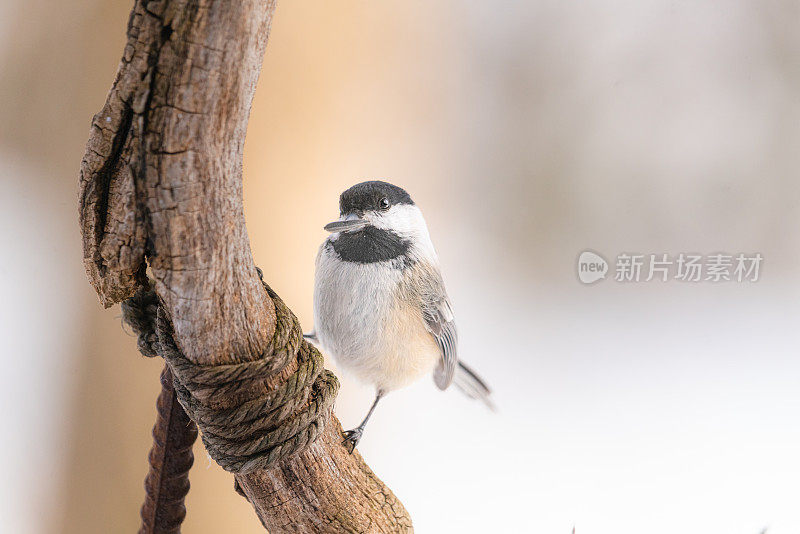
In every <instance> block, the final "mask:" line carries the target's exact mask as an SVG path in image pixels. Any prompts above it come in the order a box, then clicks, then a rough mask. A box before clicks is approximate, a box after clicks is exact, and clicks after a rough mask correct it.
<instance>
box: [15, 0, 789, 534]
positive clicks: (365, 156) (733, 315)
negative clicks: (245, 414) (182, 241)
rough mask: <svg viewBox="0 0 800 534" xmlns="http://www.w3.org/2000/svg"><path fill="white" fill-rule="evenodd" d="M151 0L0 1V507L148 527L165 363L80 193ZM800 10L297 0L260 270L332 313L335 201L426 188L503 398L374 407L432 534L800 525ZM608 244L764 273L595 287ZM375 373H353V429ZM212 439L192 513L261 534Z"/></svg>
mask: <svg viewBox="0 0 800 534" xmlns="http://www.w3.org/2000/svg"><path fill="white" fill-rule="evenodd" d="M130 7H131V2H129V1H125V2H123V1H117V0H114V1H108V0H106V1H100V0H83V1H81V2H67V3H65V2H61V3H59V2H52V1H46V0H27V1H25V2H23V1H22V0H5V1H4V2H2V3H1V4H0V249H2V250H4V251H5V259H4V261H2V262H0V297H2V299H3V301H4V302H6V305H5V306H3V307H2V308H0V354H1V355H2V362H3V371H2V373H0V403H2V405H3V406H4V407H5V408H4V410H3V411H4V414H5V415H4V417H6V423H5V424H4V425H3V430H2V431H0V459H1V461H2V468H0V472H2V477H0V478H2V482H0V518H2V522H3V526H2V530H3V531H5V532H14V533H29V532H30V533H40V532H48V533H49V532H54V533H108V532H133V531H134V530H136V528H137V527H138V521H139V520H138V513H139V506H140V504H141V502H142V497H143V489H142V482H143V479H144V476H145V473H146V455H147V451H148V449H149V447H150V429H151V426H152V424H153V421H154V416H155V406H154V405H155V399H156V395H157V393H158V387H159V383H158V374H159V371H160V368H161V362H159V361H149V360H145V359H144V358H142V357H140V356H139V354H138V353H137V352H136V347H135V345H136V343H135V339H134V338H133V337H132V336H131V335H130V334H128V333H126V332H125V330H124V329H123V328H122V325H121V320H120V311H119V307H115V308H112V309H110V310H103V309H102V308H101V306H100V305H99V304H98V302H97V299H96V297H95V295H94V293H93V291H92V290H91V288H90V286H89V284H88V283H87V281H86V278H85V276H84V272H83V266H82V262H81V252H80V246H81V245H80V238H79V234H78V226H77V209H76V207H77V182H78V167H79V162H80V159H81V156H82V154H83V149H84V143H85V141H86V139H87V136H88V131H89V123H90V119H91V116H92V115H93V114H94V113H95V112H96V111H97V110H99V109H100V108H101V106H102V104H103V102H104V100H105V96H106V92H107V90H108V88H109V87H110V84H111V81H112V79H113V76H114V72H115V69H116V66H117V62H118V60H119V57H120V55H121V52H122V47H123V44H124V41H125V27H126V21H127V16H128V12H129V10H130ZM798 17H800V7H798V4H797V3H796V2H791V1H789V0H775V1H755V0H753V1H739V0H730V1H727V2H710V1H705V2H688V1H653V0H648V1H641V2H621V1H612V0H607V1H602V2H600V1H588V2H563V1H555V0H537V1H530V2H510V1H498V2H478V1H468V2H457V1H455V0H449V1H446V0H443V1H440V2H422V1H416V0H415V1H407V0H406V1H394V0H393V1H383V2H367V1H363V0H362V1H356V0H353V1H344V0H343V1H339V2H335V3H334V2H323V1H310V0H308V1H291V2H289V1H281V2H279V5H278V8H277V12H276V15H275V18H274V21H273V27H272V35H271V37H270V42H269V46H268V49H267V53H266V57H265V60H264V67H263V71H262V75H261V79H260V82H259V86H258V91H257V93H256V97H255V102H254V105H253V110H252V116H251V121H250V129H249V134H248V138H247V146H246V150H245V162H244V163H245V166H244V169H245V209H246V216H247V222H248V230H249V233H250V236H251V239H252V248H253V253H254V256H255V259H256V263H257V264H258V265H260V266H261V268H262V269H263V270H264V272H265V278H266V279H267V280H268V281H269V282H270V284H271V285H272V287H273V288H275V289H276V290H277V291H278V293H280V294H281V295H282V297H283V298H284V300H286V301H287V302H288V303H289V305H290V306H291V307H292V308H293V309H294V310H295V312H296V313H297V314H298V316H299V317H300V319H301V321H302V322H303V325H304V326H305V327H306V329H310V328H311V326H312V284H313V275H314V258H315V255H316V250H317V247H318V245H319V244H320V243H321V241H322V240H323V239H324V237H325V232H324V231H323V230H322V226H323V225H324V224H325V223H326V222H328V221H329V220H331V219H332V218H334V217H335V216H336V215H337V197H338V194H339V193H340V192H341V191H342V190H344V189H345V188H347V187H349V186H350V185H352V184H354V183H356V182H359V181H362V180H366V179H375V178H383V179H386V180H388V181H391V182H394V183H396V184H399V185H401V186H403V187H405V188H406V189H407V190H408V191H409V192H410V193H411V195H412V196H413V197H414V199H415V200H416V202H417V204H419V205H420V206H421V208H422V210H423V212H424V213H425V215H426V218H427V220H428V224H429V228H430V231H431V234H432V237H433V240H434V243H435V244H436V245H437V248H438V252H439V255H440V257H441V262H442V265H443V271H444V276H445V280H446V282H447V284H448V290H449V293H450V295H451V298H452V300H453V303H454V307H455V310H456V317H457V321H458V324H459V328H460V347H461V348H460V353H461V356H462V357H463V359H464V360H465V361H467V362H469V363H470V364H471V365H473V366H474V367H475V368H476V369H478V370H480V372H481V374H483V375H484V376H485V378H486V379H487V380H488V381H489V382H490V383H491V385H492V386H493V388H494V390H495V396H496V403H497V405H498V407H499V411H498V413H496V414H492V413H489V412H488V411H487V410H485V409H484V408H483V406H481V405H479V404H477V403H474V402H470V401H468V400H466V399H465V398H462V397H461V396H460V395H458V394H457V393H455V392H450V391H448V392H445V393H440V392H439V391H437V390H436V389H435V387H434V386H433V384H432V382H431V381H427V380H425V381H422V382H421V383H419V384H416V385H414V386H413V387H410V388H408V389H407V390H404V391H400V392H397V393H394V394H393V395H391V396H390V397H388V398H387V399H386V400H385V401H384V402H383V403H382V406H381V407H380V409H379V410H378V411H377V412H376V415H375V417H374V418H373V420H372V421H371V423H370V428H369V430H368V432H367V433H366V436H365V438H364V440H363V441H362V442H361V444H360V445H359V449H360V450H361V453H362V454H363V455H364V457H365V458H366V460H367V462H368V463H369V464H370V466H371V467H372V468H373V469H374V470H375V472H376V473H377V474H378V475H379V476H380V477H381V478H382V479H383V480H384V481H386V482H387V483H388V485H389V486H390V487H391V488H392V489H393V490H394V492H395V493H396V494H397V496H398V497H399V498H400V499H401V500H402V501H403V503H404V504H405V505H406V507H407V508H408V510H409V511H410V513H411V516H412V518H413V520H414V522H415V525H416V527H417V531H418V532H422V533H428V532H436V533H438V532H522V531H525V532H543V533H545V532H546V533H564V534H567V533H569V532H571V531H572V530H573V527H574V529H575V532H576V533H578V534H582V533H614V534H620V533H641V532H648V533H674V532H682V533H703V534H709V533H725V534H735V533H742V534H758V533H760V532H765V531H766V532H769V533H770V534H779V533H796V532H799V531H800V507H798V506H797V499H798V486H797V481H798V480H800V455H799V454H798V452H797V451H798V450H800V422H799V419H798V412H800V388H799V387H798V385H799V384H800V360H799V359H798V358H797V355H796V347H797V346H798V344H799V343H800V329H798V322H799V321H800V284H798V282H797V276H798V273H800V232H798V231H797V227H798V223H800V183H799V182H798V176H797V173H798V168H800V165H799V164H800V33H798V32H797V21H798V20H800V19H799V18H798ZM585 249H592V250H595V251H597V252H599V253H601V254H603V255H604V256H605V257H606V259H609V260H610V261H612V262H613V260H614V258H615V257H616V255H617V254H619V253H622V252H628V253H642V254H649V253H656V254H663V253H667V254H671V255H677V254H679V253H681V252H685V253H690V252H694V253H700V254H711V253H716V252H727V253H729V254H736V253H739V252H746V253H756V252H759V253H761V254H762V255H763V257H764V260H763V264H762V266H761V276H760V280H759V281H758V282H756V283H745V282H743V283H736V282H727V283H719V284H713V283H710V282H701V283H696V284H689V283H681V282H678V281H670V282H659V281H653V282H648V283H645V282H640V283H628V284H624V283H619V282H615V281H614V280H613V279H611V278H609V279H607V280H604V281H601V282H598V283H597V284H595V285H591V286H584V285H582V284H581V283H580V282H579V281H578V279H577V276H576V258H577V256H578V254H579V253H580V252H581V251H582V250H585ZM612 269H613V265H612ZM329 365H330V366H332V365H333V364H332V363H331V362H329ZM371 394H372V392H371V391H370V390H369V388H366V387H363V386H360V385H359V384H357V383H355V382H354V381H352V380H349V379H347V377H343V387H342V389H341V393H340V394H339V398H338V401H337V406H336V411H337V414H338V415H339V417H340V419H341V420H342V423H343V425H344V426H345V427H352V426H354V425H355V424H357V422H358V421H359V420H360V418H361V417H362V416H363V414H364V412H365V410H366V409H367V408H368V406H369V403H370V400H371ZM420 434H422V435H424V436H425V440H424V444H423V445H420V444H419V443H420V442H419V441H418V438H417V436H419V435H420ZM195 454H196V462H195V466H194V468H193V469H192V472H191V483H192V490H191V492H190V493H189V496H188V501H187V507H188V516H187V519H186V523H185V529H184V530H185V532H187V533H209V532H261V527H260V525H259V523H258V521H257V519H256V516H255V514H254V513H253V512H252V510H251V508H250V506H249V505H248V504H247V502H246V501H245V500H244V499H242V498H241V497H239V496H238V495H237V494H235V493H234V492H233V480H232V476H231V475H229V474H227V473H225V472H224V471H222V470H221V469H220V468H218V467H217V466H216V465H215V464H213V463H212V462H211V461H210V460H209V459H208V457H207V455H206V454H205V451H204V450H203V449H202V447H201V446H200V445H199V442H198V446H197V447H196V450H195Z"/></svg>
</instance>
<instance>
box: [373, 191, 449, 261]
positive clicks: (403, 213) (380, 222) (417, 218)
mask: <svg viewBox="0 0 800 534" xmlns="http://www.w3.org/2000/svg"><path fill="white" fill-rule="evenodd" d="M365 218H367V219H368V220H369V221H370V223H371V224H372V225H373V226H375V227H376V228H381V229H383V230H389V231H392V232H394V233H396V234H397V235H399V236H400V237H403V238H405V239H408V240H409V241H411V243H412V253H413V254H414V255H416V256H417V257H418V258H419V259H424V260H428V261H430V262H432V263H434V264H438V260H437V258H436V251H435V250H434V248H433V243H432V242H431V237H430V235H429V234H428V225H427V224H425V218H424V217H423V216H422V212H421V211H420V209H419V208H418V207H416V206H414V205H411V204H397V205H395V206H392V207H391V208H389V209H388V210H387V211H385V212H378V213H375V212H373V213H370V214H369V216H365Z"/></svg>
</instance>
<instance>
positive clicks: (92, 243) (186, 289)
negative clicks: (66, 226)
mask: <svg viewBox="0 0 800 534" xmlns="http://www.w3.org/2000/svg"><path fill="white" fill-rule="evenodd" d="M274 7H275V6H274V1H265V0H262V1H256V0H238V1H223V0H184V1H177V0H172V1H171V0H161V1H155V0H151V1H146V0H137V1H136V3H135V5H134V8H133V11H132V13H131V17H130V20H129V23H128V43H127V45H126V46H125V50H124V53H123V57H122V60H121V62H120V66H119V70H118V72H117V75H116V78H115V80H114V84H113V86H112V88H111V91H110V93H109V95H108V99H107V101H106V103H105V105H104V106H103V109H102V110H101V111H100V113H98V114H97V115H96V116H95V117H94V119H93V121H92V129H91V135H90V138H89V141H88V144H87V149H86V154H85V155H84V158H83V161H82V162H81V196H80V224H81V229H82V232H83V245H84V262H85V266H86V271H87V274H88V276H89V280H90V281H91V283H92V285H93V286H94V288H95V290H96V291H97V293H98V295H99V297H100V300H101V302H102V303H103V304H104V305H105V306H106V307H108V306H111V305H113V304H115V303H118V302H120V301H122V300H123V299H125V298H127V297H130V296H131V295H133V293H134V292H135V291H136V289H137V287H139V285H140V284H142V283H143V281H144V276H145V269H146V266H147V265H148V264H149V267H150V276H151V277H152V278H153V279H154V280H155V287H156V291H157V293H158V295H159V298H160V299H161V301H162V303H163V305H164V307H165V309H166V310H167V312H168V313H169V316H170V318H171V320H172V323H173V326H174V330H175V338H176V341H177V343H178V346H179V347H180V349H181V350H182V352H183V353H184V354H185V355H186V356H187V357H188V358H189V359H190V360H192V361H194V362H195V363H225V362H234V361H244V360H249V359H253V358H255V357H257V356H258V355H259V354H260V353H261V352H262V350H263V349H264V348H265V347H266V346H267V345H268V341H269V340H270V339H271V337H272V334H273V331H274V326H275V312H274V307H273V304H272V301H271V300H270V299H269V297H268V296H267V294H266V293H265V292H264V291H263V289H262V286H261V282H260V280H259V278H258V275H257V273H256V270H255V266H254V264H253V259H252V256H251V252H250V244H249V240H248V237H247V231H246V228H245V224H244V215H243V208H242V148H243V146H244V136H245V130H246V126H247V119H248V114H249V110H250V104H251V100H252V97H253V92H254V89H255V85H256V81H257V78H258V74H259V71H260V68H261V60H262V57H263V54H264V49H265V47H266V42H267V35H268V31H269V26H270V22H271V19H272V14H273V11H274ZM264 204H265V205H268V199H265V202H264ZM265 387H269V384H266V386H265ZM341 439H342V438H341V435H340V427H339V425H338V422H337V423H336V424H330V425H327V430H326V431H325V433H324V435H323V436H322V437H321V438H320V439H319V440H318V441H317V442H316V443H315V444H314V445H313V446H312V447H311V448H309V449H308V450H307V451H306V452H304V453H301V454H299V455H297V456H295V457H294V458H290V459H288V460H285V461H283V462H281V463H280V465H278V466H276V467H274V468H272V469H269V470H265V471H260V472H256V473H252V474H249V475H246V476H237V480H238V481H239V484H240V486H241V488H242V489H243V490H244V492H245V493H246V495H247V497H248V499H249V501H250V502H251V503H252V505H253V507H254V508H255V510H256V512H257V513H258V515H259V517H260V519H261V520H262V522H263V523H264V525H265V526H266V527H267V528H268V529H269V530H270V531H272V532H281V531H292V532H325V531H330V532H341V531H350V532H395V531H408V530H410V529H411V520H410V518H409V517H408V514H407V513H406V511H405V509H404V508H403V506H402V504H401V503H400V502H399V501H398V500H397V499H396V498H395V497H394V495H393V494H392V492H391V491H390V490H389V489H388V488H387V487H386V486H385V485H384V484H383V483H382V482H381V481H380V480H379V479H378V478H377V477H376V476H375V475H374V474H373V473H372V471H371V470H370V469H369V467H368V466H367V465H366V464H365V463H364V462H363V460H362V459H361V457H360V456H359V455H358V454H357V453H356V454H354V455H349V454H347V453H346V451H345V449H344V447H342V446H341V443H340V442H341Z"/></svg>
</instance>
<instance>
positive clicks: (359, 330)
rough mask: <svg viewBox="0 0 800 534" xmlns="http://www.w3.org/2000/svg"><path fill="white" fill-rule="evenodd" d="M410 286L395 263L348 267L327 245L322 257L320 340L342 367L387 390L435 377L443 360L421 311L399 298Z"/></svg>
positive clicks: (317, 303) (317, 290) (317, 289)
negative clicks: (431, 373) (424, 378)
mask: <svg viewBox="0 0 800 534" xmlns="http://www.w3.org/2000/svg"><path fill="white" fill-rule="evenodd" d="M404 283H405V279H404V274H403V271H401V270H400V269H395V268H392V267H391V266H390V265H389V262H378V263H364V264H360V263H350V262H343V261H341V260H339V258H338V257H337V256H336V255H335V253H334V252H333V251H332V250H330V248H326V247H325V245H324V244H323V246H322V247H321V248H320V252H319V254H318V256H317V272H316V281H315V286H314V328H315V331H316V333H317V338H318V339H319V341H320V343H321V344H322V347H323V349H324V350H325V351H326V352H328V353H329V354H330V355H331V356H332V357H333V358H334V359H335V361H336V364H337V366H338V367H339V368H341V369H342V370H343V371H345V372H349V373H351V374H353V375H354V376H356V377H357V378H358V379H360V380H361V381H363V382H365V383H368V384H372V385H374V386H375V387H376V388H377V389H381V390H383V391H391V390H393V389H398V388H400V387H403V386H406V385H408V384H409V383H411V382H413V381H415V380H417V379H418V378H420V377H421V376H422V375H425V374H428V373H430V372H431V371H432V370H433V367H434V366H435V365H436V363H437V362H438V359H439V348H438V346H437V345H436V342H435V340H434V338H433V336H432V335H431V334H430V333H429V332H428V331H427V329H426V328H425V322H424V319H423V317H422V312H421V309H420V307H419V306H415V305H414V303H413V302H408V300H402V299H399V298H398V297H399V295H401V294H404V293H406V292H404V291H402V285H403V284H404Z"/></svg>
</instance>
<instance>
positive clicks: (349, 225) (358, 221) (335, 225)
mask: <svg viewBox="0 0 800 534" xmlns="http://www.w3.org/2000/svg"><path fill="white" fill-rule="evenodd" d="M366 225H367V221H365V220H364V219H362V218H361V217H359V216H358V215H356V214H354V213H350V214H348V215H347V216H346V217H342V218H341V219H339V220H338V221H333V222H330V223H328V224H326V225H325V229H326V230H327V231H329V232H354V231H356V230H361V229H362V228H364V227H365V226H366Z"/></svg>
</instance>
